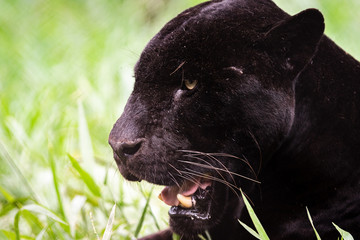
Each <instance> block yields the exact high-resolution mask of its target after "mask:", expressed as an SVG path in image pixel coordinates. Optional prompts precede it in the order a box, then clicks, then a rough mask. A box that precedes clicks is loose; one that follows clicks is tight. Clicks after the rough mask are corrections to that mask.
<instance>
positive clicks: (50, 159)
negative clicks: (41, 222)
mask: <svg viewBox="0 0 360 240" xmlns="http://www.w3.org/2000/svg"><path fill="white" fill-rule="evenodd" d="M52 150H53V148H52V146H49V156H48V158H49V163H50V169H51V173H52V177H53V183H54V188H55V193H56V198H57V201H58V206H59V210H60V214H61V216H62V218H63V219H65V220H66V216H65V212H64V207H63V204H62V202H63V201H62V199H61V195H60V191H59V183H58V178H57V174H56V164H55V161H54V158H53V154H52V152H53V151H52Z"/></svg>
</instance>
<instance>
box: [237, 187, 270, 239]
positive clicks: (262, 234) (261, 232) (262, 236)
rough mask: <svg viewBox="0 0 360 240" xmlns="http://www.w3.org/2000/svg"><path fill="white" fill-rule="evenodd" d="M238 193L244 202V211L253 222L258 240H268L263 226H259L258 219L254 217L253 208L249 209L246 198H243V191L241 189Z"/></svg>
mask: <svg viewBox="0 0 360 240" xmlns="http://www.w3.org/2000/svg"><path fill="white" fill-rule="evenodd" d="M240 191H241V196H242V198H243V200H244V203H245V206H246V209H247V211H248V212H249V215H250V218H251V220H252V222H253V224H254V226H255V228H256V231H257V233H258V234H259V237H260V239H262V240H269V237H268V235H267V234H266V232H265V230H264V228H263V226H262V225H261V223H260V221H259V219H258V217H257V216H256V214H255V212H254V210H253V208H252V207H251V205H250V203H249V201H248V200H247V199H246V197H245V195H244V193H243V191H242V190H241V189H240Z"/></svg>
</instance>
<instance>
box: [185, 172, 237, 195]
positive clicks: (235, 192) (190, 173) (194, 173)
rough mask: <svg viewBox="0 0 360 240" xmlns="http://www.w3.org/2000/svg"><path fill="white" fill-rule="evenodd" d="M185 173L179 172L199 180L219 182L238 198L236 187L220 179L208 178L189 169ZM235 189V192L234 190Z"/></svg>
mask: <svg viewBox="0 0 360 240" xmlns="http://www.w3.org/2000/svg"><path fill="white" fill-rule="evenodd" d="M186 170H187V171H181V172H182V173H184V174H188V175H193V176H196V177H201V178H207V179H210V180H213V181H216V182H219V183H222V184H224V185H226V186H227V187H228V188H229V189H231V191H232V192H233V193H234V194H235V195H236V196H237V197H238V198H239V199H241V198H240V196H239V194H238V193H237V191H236V190H239V189H238V187H237V186H235V185H233V184H231V183H229V182H228V181H225V180H222V179H220V178H217V177H213V176H208V175H206V174H203V173H199V172H196V171H194V170H192V169H189V168H186ZM235 189H236V190H235Z"/></svg>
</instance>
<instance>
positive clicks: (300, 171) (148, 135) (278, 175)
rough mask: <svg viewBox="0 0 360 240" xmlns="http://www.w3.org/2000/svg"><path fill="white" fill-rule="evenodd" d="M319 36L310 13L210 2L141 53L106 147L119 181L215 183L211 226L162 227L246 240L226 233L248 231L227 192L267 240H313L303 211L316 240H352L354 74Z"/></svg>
mask: <svg viewBox="0 0 360 240" xmlns="http://www.w3.org/2000/svg"><path fill="white" fill-rule="evenodd" d="M323 31H324V19H323V17H322V15H321V13H320V12H319V11H318V10H315V9H308V10H305V11H303V12H300V13H299V14H297V15H295V16H292V17H291V16H289V15H288V14H286V13H285V12H283V11H282V10H281V9H279V8H278V7H277V6H276V5H275V4H274V3H273V2H271V1H270V0H257V1H254V0H227V1H226V0H224V1H211V2H205V3H203V4H200V5H198V6H195V7H193V8H191V9H188V10H186V11H184V12H183V13H181V14H180V15H179V16H177V17H176V18H174V19H173V20H171V21H170V22H169V23H168V24H166V25H165V27H164V28H163V29H162V30H161V31H160V32H159V33H158V34H157V35H156V36H155V37H154V38H153V39H152V40H151V41H150V42H149V44H148V45H147V46H146V48H145V50H144V51H143V53H142V54H141V57H140V60H139V61H138V63H137V65H136V67H135V78H136V82H135V86H134V90H133V93H132V95H131V96H130V98H129V100H128V103H127V105H126V107H125V110H124V113H123V115H122V116H121V117H120V118H119V120H118V121H117V122H116V124H115V125H114V128H113V130H112V131H111V134H110V137H109V142H110V144H111V146H112V147H113V149H114V157H115V159H116V162H117V164H118V166H119V169H120V172H121V173H122V174H123V176H124V177H125V178H127V179H129V180H133V181H136V180H138V181H140V180H146V181H148V182H151V183H154V184H160V185H168V186H169V185H174V184H178V183H181V182H182V181H183V179H184V178H189V176H190V175H191V174H192V173H195V172H196V173H206V174H211V176H214V177H217V178H218V180H219V179H220V180H224V181H218V182H216V181H215V182H214V185H213V195H212V203H211V211H210V213H211V219H206V220H203V221H201V220H199V219H191V218H171V219H170V227H171V230H172V231H174V232H176V233H178V234H180V235H181V236H183V238H182V239H193V238H195V237H196V236H197V234H198V233H203V232H204V231H205V230H209V232H210V235H211V236H212V239H214V240H216V239H253V238H252V237H251V235H250V234H249V233H247V232H246V231H245V230H244V229H243V228H242V227H241V226H240V224H239V223H238V222H237V219H241V220H242V221H244V222H246V223H248V224H249V225H251V223H250V222H249V219H248V215H247V213H246V211H245V210H244V205H243V202H242V200H241V198H239V197H238V196H237V194H238V191H236V190H235V193H234V192H233V191H232V190H231V188H232V187H233V188H235V187H241V188H242V189H243V191H244V192H245V193H246V194H247V195H248V196H249V199H251V200H252V201H253V203H254V209H255V212H256V213H257V215H258V217H259V219H260V220H261V222H262V223H263V225H264V228H265V230H266V231H267V233H268V234H269V236H270V238H271V239H292V240H293V239H302V240H303V239H314V236H315V235H314V232H313V230H312V227H311V225H310V222H309V220H308V218H307V215H306V207H308V208H309V210H310V212H311V215H312V218H313V220H314V224H315V226H316V228H317V230H318V232H319V234H320V235H321V236H322V238H323V239H337V237H338V235H339V234H338V233H337V231H336V229H335V228H334V226H333V225H332V222H334V223H335V224H337V225H339V226H340V227H341V228H343V229H345V230H347V231H349V232H350V233H351V234H352V235H353V236H354V238H355V239H357V238H359V237H360V204H359V202H360V168H359V166H360V118H359V117H360V116H359V109H360V97H359V95H360V64H359V62H357V61H356V60H355V59H354V58H352V57H351V56H350V55H348V54H346V53H345V52H344V51H343V50H342V49H340V48H339V47H338V46H337V45H336V44H334V43H333V42H332V41H331V40H330V39H328V38H327V37H326V36H324V35H323ZM185 80H191V81H194V80H197V81H198V83H197V86H196V87H195V88H194V89H193V90H187V89H186V87H185V86H184V81H185ZM210 153H212V154H210ZM215 153H216V154H215ZM227 154H231V156H230V155H227ZM235 156H236V157H235ZM219 161H221V163H220V162H219ZM246 161H248V162H249V165H251V167H249V166H248V164H247V163H246ZM189 162H192V163H195V164H189ZM203 162H206V164H207V165H208V166H210V165H211V166H213V169H208V168H204V167H202V166H201V163H203ZM220 168H221V169H222V170H223V171H222V172H220V173H219V171H218V170H216V169H220ZM228 170H229V171H231V172H235V173H238V174H242V175H243V176H245V177H249V178H253V179H257V180H259V181H260V182H261V184H258V183H256V182H253V181H249V180H246V179H244V178H242V177H238V176H236V175H233V174H230V173H229V172H227V171H228ZM225 180H226V181H225ZM224 182H226V183H224ZM230 184H232V185H230ZM160 236H161V237H162V239H171V234H170V232H169V230H168V231H165V232H161V233H159V234H158V235H156V234H155V235H152V236H151V237H148V238H147V239H160Z"/></svg>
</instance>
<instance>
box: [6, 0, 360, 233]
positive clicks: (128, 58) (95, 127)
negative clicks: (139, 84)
mask: <svg viewBox="0 0 360 240" xmlns="http://www.w3.org/2000/svg"><path fill="white" fill-rule="evenodd" d="M200 2H203V1H201V0H92V1H85V0H51V1H46V0H0V239H20V238H22V239H96V238H97V237H98V236H99V237H101V236H103V234H104V231H105V228H106V226H107V223H108V221H109V222H110V224H109V227H111V228H112V229H113V233H112V236H113V238H114V239H131V238H132V237H135V236H143V235H145V234H149V233H151V232H154V231H157V230H158V229H163V228H166V226H167V207H165V206H163V204H161V203H160V201H158V200H157V199H156V196H157V193H158V192H159V191H160V190H159V189H158V188H155V189H154V190H153V189H152V187H151V186H150V185H149V184H146V183H142V184H134V183H128V182H125V181H123V180H122V179H121V176H120V174H119V172H118V171H117V168H116V165H115V163H114V161H113V160H112V152H111V149H110V147H109V146H108V144H107V137H108V134H109V132H110V130H111V128H112V125H113V123H114V122H115V121H116V119H117V118H118V117H119V116H120V114H121V111H122V109H123V107H124V104H125V102H126V99H127V97H128V96H129V94H130V92H131V89H132V85H133V81H134V79H133V77H132V76H133V72H132V71H133V70H132V69H133V66H134V64H135V62H136V61H137V59H138V57H139V55H140V53H141V50H142V49H143V48H144V46H145V44H146V43H147V41H149V40H150V38H151V37H152V36H153V35H154V34H155V33H156V32H157V31H159V30H160V28H161V27H162V26H163V25H164V24H165V23H166V22H167V21H169V20H170V19H171V18H173V17H174V16H176V15H177V14H178V13H179V12H180V11H182V10H184V9H186V8H188V7H190V6H193V5H195V4H197V3H200ZM276 3H277V4H278V5H279V6H280V7H282V8H283V9H284V10H286V11H288V12H289V13H290V14H295V13H297V12H298V11H301V10H303V9H306V8H310V7H312V8H318V9H320V10H321V11H322V13H323V14H324V16H325V19H326V34H327V35H328V36H330V37H331V38H332V39H333V40H335V42H337V43H338V44H339V45H340V46H341V47H342V48H343V49H345V50H346V51H347V52H349V53H350V54H352V55H353V56H354V57H356V58H357V59H360V44H359V42H360V28H359V25H360V20H359V19H360V18H359V17H360V16H359V10H360V1H358V0H348V1H341V0H277V1H276ZM151 196H152V197H151ZM147 200H149V201H147ZM149 202H150V203H149ZM114 203H116V210H115V217H114V220H112V217H111V216H110V213H111V209H112V206H113V205H114ZM147 203H149V204H147ZM111 224H112V225H111ZM105 238H106V237H105ZM105 238H104V239H105Z"/></svg>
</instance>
